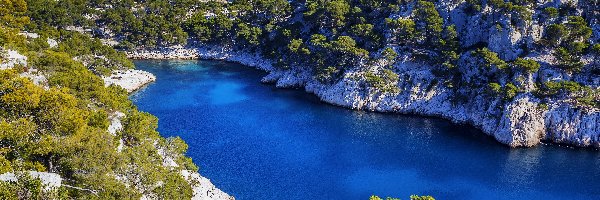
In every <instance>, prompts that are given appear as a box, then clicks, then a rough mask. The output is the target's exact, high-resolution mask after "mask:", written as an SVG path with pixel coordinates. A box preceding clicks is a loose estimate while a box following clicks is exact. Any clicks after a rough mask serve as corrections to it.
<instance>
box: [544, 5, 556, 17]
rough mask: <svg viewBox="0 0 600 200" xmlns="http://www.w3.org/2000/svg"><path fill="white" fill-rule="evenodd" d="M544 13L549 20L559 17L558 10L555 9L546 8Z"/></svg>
mask: <svg viewBox="0 0 600 200" xmlns="http://www.w3.org/2000/svg"><path fill="white" fill-rule="evenodd" d="M543 13H544V15H546V16H547V17H549V18H556V17H558V9H556V8H555V7H546V8H544V11H543Z"/></svg>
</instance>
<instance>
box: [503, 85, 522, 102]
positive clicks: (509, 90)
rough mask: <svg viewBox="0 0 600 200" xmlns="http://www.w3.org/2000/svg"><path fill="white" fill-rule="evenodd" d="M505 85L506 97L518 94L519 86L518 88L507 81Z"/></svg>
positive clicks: (509, 97)
mask: <svg viewBox="0 0 600 200" xmlns="http://www.w3.org/2000/svg"><path fill="white" fill-rule="evenodd" d="M504 87H505V88H504V95H505V96H504V98H505V99H512V98H514V97H515V96H517V93H519V88H517V86H515V85H513V84H512V83H507V84H506V85H505V86H504Z"/></svg>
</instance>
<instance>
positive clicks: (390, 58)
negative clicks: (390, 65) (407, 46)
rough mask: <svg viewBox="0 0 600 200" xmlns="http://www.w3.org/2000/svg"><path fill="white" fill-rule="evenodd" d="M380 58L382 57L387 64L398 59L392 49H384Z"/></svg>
mask: <svg viewBox="0 0 600 200" xmlns="http://www.w3.org/2000/svg"><path fill="white" fill-rule="evenodd" d="M381 56H383V58H385V59H386V60H388V61H389V62H392V61H393V60H394V59H396V57H398V53H396V51H394V49H392V48H390V47H386V48H385V49H383V51H382V52H381Z"/></svg>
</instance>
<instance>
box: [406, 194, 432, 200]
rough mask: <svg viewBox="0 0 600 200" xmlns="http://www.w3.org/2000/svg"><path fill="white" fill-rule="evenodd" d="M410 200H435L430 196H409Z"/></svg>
mask: <svg viewBox="0 0 600 200" xmlns="http://www.w3.org/2000/svg"><path fill="white" fill-rule="evenodd" d="M410 200H435V199H434V198H433V197H432V196H419V195H410Z"/></svg>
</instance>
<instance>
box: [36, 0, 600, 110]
mask: <svg viewBox="0 0 600 200" xmlns="http://www.w3.org/2000/svg"><path fill="white" fill-rule="evenodd" d="M28 3H29V6H30V9H29V10H28V11H27V14H28V15H29V16H30V17H31V18H32V19H33V20H34V21H38V22H39V23H34V24H30V25H28V26H27V29H28V30H32V31H34V30H43V29H44V28H45V27H49V26H50V27H59V29H60V28H68V27H83V29H89V32H90V33H92V34H94V35H95V36H96V37H100V38H111V39H116V40H118V41H119V42H120V43H119V46H118V48H121V49H131V48H154V47H164V46H170V45H177V44H181V45H185V44H186V43H188V42H203V43H209V44H213V45H219V46H234V47H236V48H239V49H243V50H251V51H258V52H259V53H261V54H262V55H264V56H265V57H268V58H271V59H273V60H275V61H277V66H278V67H280V68H282V69H287V68H289V67H290V66H303V67H304V68H307V69H308V70H311V71H312V72H313V74H314V77H315V78H316V79H317V80H319V81H321V82H322V83H325V84H327V83H335V82H337V81H339V80H340V78H341V77H342V76H343V75H344V74H345V72H346V71H349V70H356V68H357V67H358V68H361V67H363V68H364V71H366V73H364V78H365V79H366V81H367V82H368V84H366V86H367V87H370V88H373V89H375V90H379V91H381V92H384V93H387V92H389V93H396V92H398V91H399V89H398V88H395V87H396V86H395V83H396V82H397V80H396V79H397V76H394V75H393V74H392V73H393V72H394V71H393V70H394V69H393V67H392V66H393V64H394V63H395V61H396V59H397V56H398V55H400V54H402V55H409V56H410V57H411V58H412V59H413V60H414V61H415V62H425V63H427V64H428V65H430V66H431V67H432V69H431V70H432V71H433V72H435V75H436V76H438V77H437V79H438V80H439V81H437V83H440V84H444V85H446V86H448V87H450V88H455V89H460V88H465V87H478V88H485V87H488V85H489V87H490V90H491V91H499V90H503V91H507V92H491V93H490V94H491V95H498V94H502V98H504V99H506V100H510V99H512V97H514V96H515V95H516V94H518V93H522V92H526V91H527V90H526V89H525V88H524V87H523V84H522V83H519V81H515V80H511V81H506V79H507V78H511V77H512V76H514V75H517V76H529V75H531V74H535V73H537V71H538V69H539V68H540V63H538V62H537V61H534V60H532V59H525V58H523V57H524V56H527V53H529V51H531V50H532V49H537V50H538V51H547V52H552V55H553V56H555V58H556V63H555V65H554V67H555V68H556V69H557V70H561V71H564V72H565V73H570V74H577V73H596V75H598V74H597V73H598V72H599V71H600V70H599V69H598V68H599V67H597V66H596V67H592V68H591V70H585V71H582V69H583V67H584V63H583V62H582V59H581V58H582V56H583V55H586V54H590V53H593V52H594V47H598V41H593V40H591V39H590V38H591V35H592V29H591V28H590V27H589V25H588V23H590V22H591V21H592V18H594V17H595V15H592V14H589V15H584V16H581V15H579V14H578V12H577V10H576V5H573V4H563V5H561V6H559V7H552V6H546V5H540V4H538V3H536V2H535V1H518V0H490V1H481V0H467V1H466V2H464V3H462V4H460V7H458V8H459V9H462V10H463V11H464V13H466V14H467V15H469V16H473V15H482V16H483V17H489V18H493V19H500V18H509V21H508V24H500V23H497V24H496V28H497V29H498V30H499V31H502V30H507V29H510V28H511V27H513V28H514V27H523V26H524V24H528V23H531V22H532V21H533V20H537V22H536V23H539V24H542V25H544V29H545V31H544V36H543V37H542V40H540V41H539V42H537V43H535V44H527V45H525V46H524V47H523V48H522V53H521V54H520V56H519V58H517V59H511V60H503V59H501V58H500V56H499V55H497V53H496V52H493V51H491V50H489V49H487V48H485V45H487V44H474V45H471V46H465V45H462V41H460V37H459V35H458V33H457V27H456V25H454V24H453V23H452V22H451V21H450V20H449V19H448V18H447V17H443V16H442V15H441V14H440V11H439V10H438V8H436V3H437V2H436V1H426V0H384V1H379V0H377V1H376V0H308V1H284V0H269V1H266V0H235V1H232V2H226V1H208V2H201V1H194V0H150V1H136V0H126V1H121V0H69V1H64V2H63V3H57V2H56V1H53V0H29V2H28ZM585 3H586V4H589V5H590V6H592V5H596V3H594V2H585ZM486 7H489V8H490V10H489V11H485V12H484V9H483V8H486ZM404 12H409V13H408V14H403V15H402V16H398V15H397V14H398V13H404ZM466 56H472V57H475V58H480V59H481V61H480V63H481V64H480V66H481V67H482V71H483V72H482V73H483V74H482V75H483V76H482V77H481V79H480V81H483V82H478V83H477V84H475V85H473V82H469V81H465V80H464V79H463V78H462V77H463V75H464V74H463V73H464V71H461V70H460V69H458V67H456V66H457V64H458V61H459V60H460V59H461V58H464V57H466ZM594 65H598V63H595V64H594ZM371 66H381V67H379V68H375V71H373V70H372V68H371ZM359 70H361V69H359ZM536 81H538V82H537V84H536V85H537V86H536V88H535V90H536V91H537V90H540V92H536V91H534V92H535V94H542V93H544V92H541V91H542V90H546V89H547V87H546V85H547V83H546V82H544V81H540V80H536ZM574 83H576V84H579V83H577V82H574ZM550 84H552V83H550ZM498 86H499V87H500V89H498ZM580 87H581V88H582V89H583V90H581V91H574V93H569V91H570V90H560V91H564V92H559V94H556V95H563V94H564V95H566V96H582V97H583V98H587V99H595V100H592V101H584V102H578V104H580V105H587V106H593V107H600V102H599V100H598V91H597V90H593V89H591V88H589V87H587V86H584V85H581V84H580ZM515 88H516V89H515ZM528 90H530V89H528ZM538 97H540V98H543V97H548V96H538Z"/></svg>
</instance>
